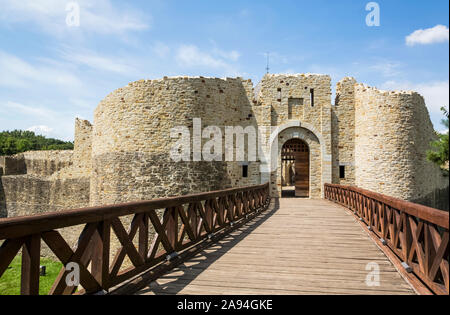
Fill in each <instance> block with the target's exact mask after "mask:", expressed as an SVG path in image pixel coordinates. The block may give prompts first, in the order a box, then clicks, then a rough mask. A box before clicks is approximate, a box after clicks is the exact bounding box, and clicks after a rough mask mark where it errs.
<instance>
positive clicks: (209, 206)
mask: <svg viewBox="0 0 450 315" xmlns="http://www.w3.org/2000/svg"><path fill="white" fill-rule="evenodd" d="M269 203H270V197H269V184H268V183H267V184H265V185H258V186H251V187H243V188H234V189H227V190H222V191H214V192H209V193H201V194H195V195H189V196H183V197H172V198H164V199H156V200H152V201H141V202H132V203H125V204H118V205H110V206H102V207H92V208H86V209H76V210H67V211H61V212H54V213H49V214H42V215H35V216H28V217H16V218H7V219H0V241H1V240H5V241H4V242H3V244H2V246H1V247H0V277H1V276H2V275H3V273H4V272H5V270H6V269H7V268H8V266H9V264H10V263H11V261H12V259H13V258H14V257H15V256H16V255H17V253H18V252H19V251H20V249H22V274H21V294H24V295H29V294H32V295H36V294H38V293H39V261H40V252H41V240H43V241H44V242H45V243H46V244H47V245H48V247H49V248H50V250H51V251H52V252H53V253H54V254H55V256H56V257H57V258H58V259H59V260H60V261H61V262H62V264H63V265H64V266H66V265H67V264H69V263H76V264H77V265H78V266H79V270H80V279H79V280H80V284H81V285H82V286H83V288H84V291H85V293H96V292H99V291H102V290H108V289H110V288H112V287H114V286H116V285H118V284H120V283H123V282H124V281H126V280H129V279H131V278H132V277H134V276H136V275H138V274H139V273H142V272H144V271H147V270H149V269H151V268H153V267H155V266H156V265H158V264H159V263H161V262H162V261H164V260H165V259H169V260H170V258H172V257H174V256H176V255H177V254H178V253H179V252H180V251H183V250H185V249H187V248H189V247H192V246H194V245H196V244H198V243H200V242H202V241H203V240H205V239H207V238H208V237H211V235H213V234H214V233H217V232H219V231H222V230H224V229H226V228H228V227H230V226H232V225H233V223H235V222H237V221H240V220H242V219H244V218H245V217H246V216H248V215H249V214H255V213H257V212H258V211H260V210H265V209H267V207H268V205H269ZM158 210H163V211H161V212H163V215H162V220H161V219H160V215H158V213H159V212H158ZM125 216H133V219H132V221H131V224H130V229H129V231H126V230H125V228H124V226H123V224H122V222H121V220H120V217H125ZM77 225H84V229H83V231H82V232H81V234H80V237H79V241H78V244H77V246H76V247H75V248H74V249H71V248H70V247H69V245H68V244H67V242H66V241H65V240H64V238H63V236H62V235H61V234H60V232H59V231H58V230H59V229H63V228H68V227H72V226H77ZM111 231H113V232H114V234H115V235H116V237H117V239H118V240H119V242H120V245H121V247H120V248H119V249H118V251H117V252H116V253H115V256H114V259H113V260H112V261H110V255H111V254H114V252H113V249H112V248H111V234H112V233H111ZM149 234H150V236H153V239H150V238H149ZM136 235H137V246H136V245H135V244H134V243H135V242H134V239H135V237H136ZM126 255H128V257H129V259H130V260H131V263H132V265H133V266H132V267H131V268H128V269H126V270H124V271H121V270H122V267H123V266H124V260H125V256H126ZM89 264H91V268H90V270H88V268H87V267H88V266H89ZM69 272H70V270H69V271H66V269H65V268H63V269H62V270H61V272H60V274H59V276H58V278H57V279H56V281H55V283H54V284H53V287H52V289H51V291H50V292H49V293H50V294H74V293H75V291H76V290H77V286H69V285H68V284H67V283H66V276H67V275H68V274H69ZM69 284H70V283H69Z"/></svg>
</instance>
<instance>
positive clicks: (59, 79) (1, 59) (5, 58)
mask: <svg viewBox="0 0 450 315" xmlns="http://www.w3.org/2000/svg"><path fill="white" fill-rule="evenodd" d="M0 73H1V74H2V75H1V76H0V86H6V87H22V88H24V87H28V86H30V85H32V84H35V83H39V84H44V85H50V86H55V85H57V86H63V87H79V86H81V81H80V80H79V79H78V78H77V77H76V76H75V75H73V74H72V73H71V72H69V71H66V70H62V69H58V68H57V67H53V66H48V65H42V64H41V65H32V64H30V63H28V62H26V61H25V60H23V59H21V58H19V57H17V56H14V55H11V54H8V53H6V52H3V51H1V50H0Z"/></svg>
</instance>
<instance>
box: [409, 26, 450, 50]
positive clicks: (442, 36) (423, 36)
mask: <svg viewBox="0 0 450 315" xmlns="http://www.w3.org/2000/svg"><path fill="white" fill-rule="evenodd" d="M448 39H449V32H448V27H447V26H445V25H436V26H435V27H433V28H427V29H420V30H417V31H414V32H413V33H412V34H410V35H408V36H407V37H406V44H407V45H408V46H414V45H428V44H434V43H445V42H448Z"/></svg>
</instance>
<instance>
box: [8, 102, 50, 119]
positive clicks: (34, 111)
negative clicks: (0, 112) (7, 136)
mask: <svg viewBox="0 0 450 315" xmlns="http://www.w3.org/2000/svg"><path fill="white" fill-rule="evenodd" d="M4 105H5V106H6V107H8V108H9V110H12V111H14V112H16V113H20V114H22V115H27V116H32V117H36V118H38V119H42V118H44V119H53V118H56V116H57V113H56V112H54V111H52V110H50V109H47V108H43V107H34V106H27V105H23V104H21V103H17V102H11V101H8V102H6V103H5V104H4Z"/></svg>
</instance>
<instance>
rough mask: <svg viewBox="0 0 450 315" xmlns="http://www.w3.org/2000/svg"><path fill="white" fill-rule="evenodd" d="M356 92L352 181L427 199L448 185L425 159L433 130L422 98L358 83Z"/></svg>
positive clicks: (391, 193) (389, 192)
mask: <svg viewBox="0 0 450 315" xmlns="http://www.w3.org/2000/svg"><path fill="white" fill-rule="evenodd" d="M355 93H356V95H355V122H356V123H355V164H356V172H355V175H356V185H357V186H359V187H362V188H365V189H369V190H372V191H376V192H379V193H383V194H386V195H389V196H393V197H397V198H400V199H404V200H409V201H418V200H419V201H420V200H424V199H428V200H431V199H430V198H429V197H427V196H429V195H434V193H435V191H436V190H441V189H444V188H445V187H448V178H445V177H444V176H443V174H442V171H441V170H440V168H439V167H438V166H436V165H434V164H433V163H431V162H429V161H427V159H426V151H427V150H428V149H429V148H430V145H429V143H430V142H431V141H432V140H434V139H435V138H436V135H435V133H434V130H433V126H432V124H431V121H430V118H429V114H428V111H427V108H426V106H425V103H424V100H423V98H422V97H421V96H420V95H419V94H417V93H414V92H388V91H380V90H377V89H375V88H371V87H367V86H365V85H362V84H358V85H356V87H355ZM429 205H430V206H434V205H433V204H429Z"/></svg>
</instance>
